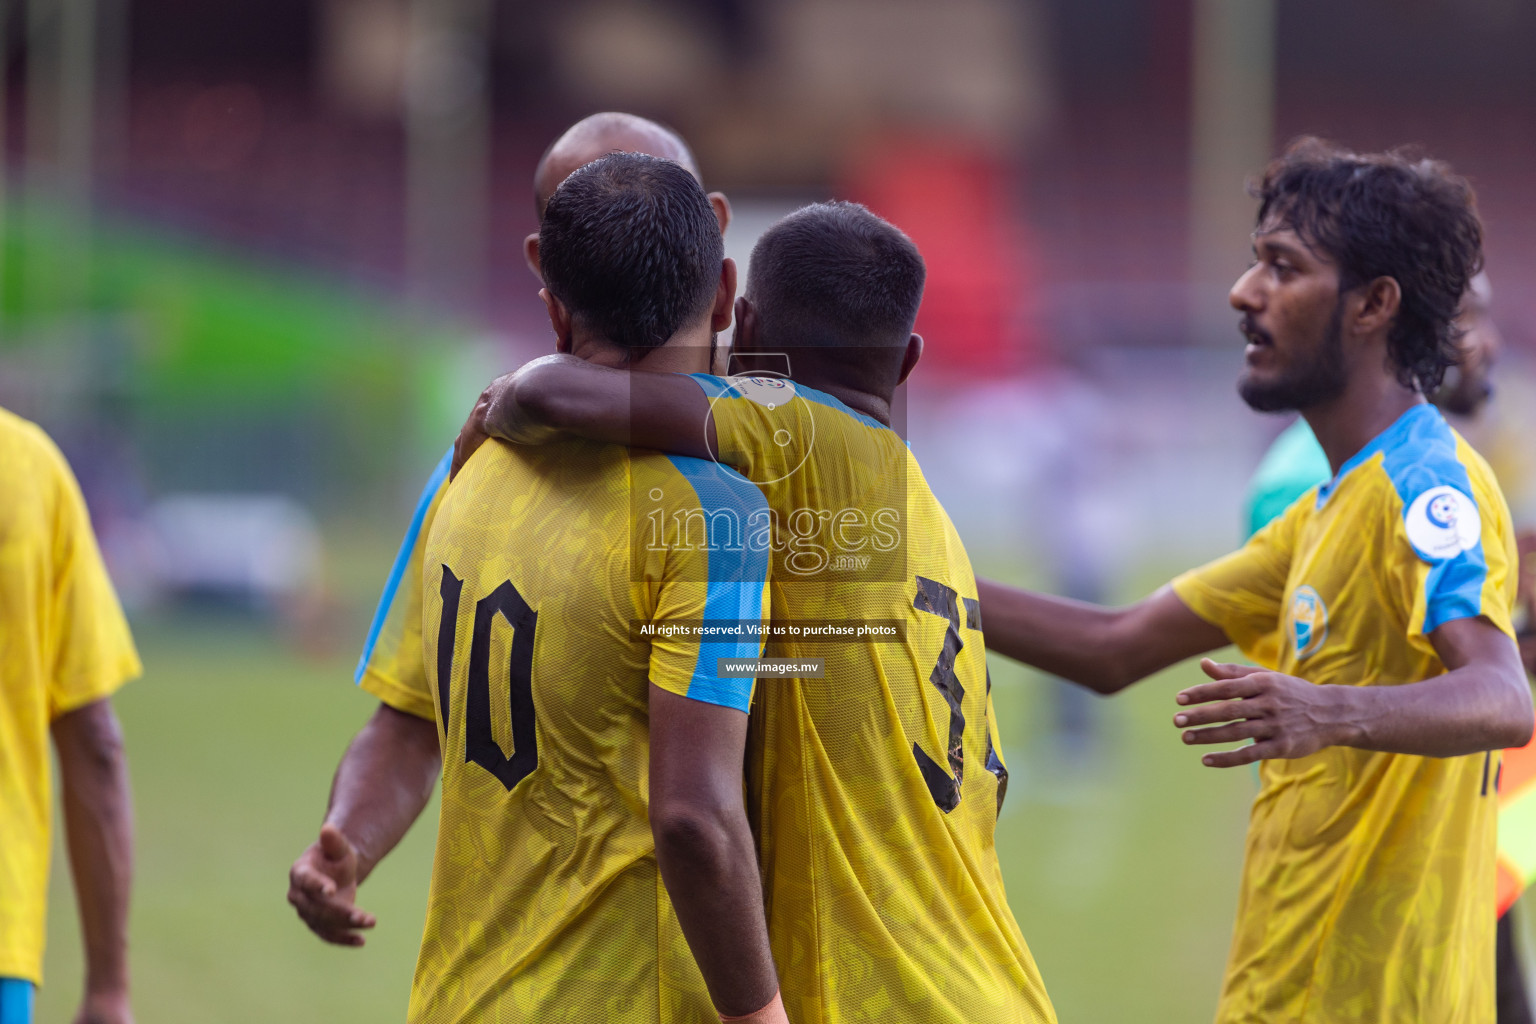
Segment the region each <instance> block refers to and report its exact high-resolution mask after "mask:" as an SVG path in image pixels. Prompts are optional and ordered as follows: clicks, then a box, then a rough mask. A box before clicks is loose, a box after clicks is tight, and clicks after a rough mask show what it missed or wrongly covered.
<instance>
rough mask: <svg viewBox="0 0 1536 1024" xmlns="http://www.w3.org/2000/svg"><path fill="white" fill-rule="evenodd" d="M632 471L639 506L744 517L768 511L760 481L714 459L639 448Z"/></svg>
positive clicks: (633, 486) (633, 460) (634, 455)
mask: <svg viewBox="0 0 1536 1024" xmlns="http://www.w3.org/2000/svg"><path fill="white" fill-rule="evenodd" d="M630 474H631V488H632V490H633V492H634V497H636V498H638V499H640V500H639V501H638V502H637V503H636V505H637V508H639V507H641V506H645V507H655V506H658V505H664V506H670V507H672V508H674V509H682V510H693V509H698V510H701V511H703V512H705V513H714V512H731V513H733V514H737V515H744V516H745V515H752V514H754V513H757V512H766V511H767V510H768V500H767V499H766V498H765V497H764V496H763V492H762V491H761V490H760V489H759V488H758V486H757V485H756V484H754V483H752V481H750V480H748V479H747V478H746V477H744V476H742V475H741V474H740V473H738V472H737V471H736V470H734V469H732V468H731V467H729V466H726V465H723V464H721V463H719V462H715V461H713V460H711V459H695V458H690V457H688V456H686V455H673V454H670V453H665V452H655V451H646V450H640V449H636V450H634V451H633V452H631V453H630Z"/></svg>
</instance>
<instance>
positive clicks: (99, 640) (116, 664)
mask: <svg viewBox="0 0 1536 1024" xmlns="http://www.w3.org/2000/svg"><path fill="white" fill-rule="evenodd" d="M38 433H39V434H40V435H41V434H42V432H41V431H38ZM43 441H44V443H45V445H46V447H47V450H48V452H49V456H50V459H51V460H52V461H53V463H54V487H55V489H56V492H57V496H58V501H57V503H56V504H55V514H54V523H53V564H54V569H55V573H54V577H53V581H54V582H53V592H52V594H51V595H50V597H51V601H52V607H51V609H50V615H49V619H50V620H51V622H52V624H53V628H52V629H51V630H50V633H51V641H52V642H51V644H50V647H51V650H50V652H49V653H50V656H51V663H52V672H51V673H50V677H49V684H48V714H49V718H50V719H54V718H58V717H59V716H60V715H62V714H65V713H66V712H69V711H73V710H75V709H76V708H81V707H84V706H85V705H87V704H90V703H93V702H95V701H98V700H101V699H102V698H104V697H108V696H110V695H111V694H112V693H114V692H115V691H116V690H117V689H118V688H119V687H120V686H122V685H123V684H124V683H126V682H127V681H128V680H130V679H134V678H136V677H137V676H138V675H139V674H140V673H141V672H142V671H143V667H142V666H141V664H140V663H139V655H138V652H137V651H136V650H135V649H134V646H133V636H132V635H131V634H130V633H129V631H128V620H127V619H126V618H124V616H123V609H122V605H120V604H119V603H118V600H117V592H116V591H115V590H113V588H112V581H111V579H110V578H109V577H108V576H107V568H106V566H105V565H104V564H103V562H102V560H101V551H100V549H99V548H98V547H97V545H96V535H95V533H94V532H93V531H92V530H91V519H90V514H89V513H88V512H87V511H86V507H85V499H84V498H83V497H82V496H81V494H80V486H79V484H78V483H76V482H75V476H74V474H73V473H72V472H70V469H69V464H68V463H67V462H65V461H64V456H63V455H62V454H61V453H60V452H59V450H58V449H57V448H56V447H55V446H54V444H53V442H52V441H49V440H48V439H47V437H46V435H44V436H43Z"/></svg>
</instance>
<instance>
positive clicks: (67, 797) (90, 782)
mask: <svg viewBox="0 0 1536 1024" xmlns="http://www.w3.org/2000/svg"><path fill="white" fill-rule="evenodd" d="M53 742H54V745H55V746H56V747H57V748H58V751H59V776H60V780H61V781H62V783H63V796H64V800H63V803H64V832H65V837H66V841H67V843H68V846H69V865H70V870H71V872H72V873H73V875H74V879H75V893H76V896H77V897H78V902H79V905H80V926H81V932H82V933H83V935H84V938H85V994H84V997H83V998H82V1000H81V1004H80V1010H79V1012H78V1013H77V1014H76V1016H75V1020H76V1022H77V1024H133V1014H132V1012H131V1011H130V1009H129V1004H128V889H129V886H130V884H131V882H132V880H133V805H132V801H131V799H130V796H129V792H128V761H127V756H126V755H125V753H124V751H123V732H122V729H121V727H120V726H119V725H118V722H117V716H116V715H115V714H113V712H112V703H111V701H109V700H98V701H95V702H94V703H91V704H87V705H85V706H84V707H81V708H77V709H75V710H73V711H70V712H68V713H66V714H63V715H60V716H59V717H58V718H57V719H55V720H54V722H53Z"/></svg>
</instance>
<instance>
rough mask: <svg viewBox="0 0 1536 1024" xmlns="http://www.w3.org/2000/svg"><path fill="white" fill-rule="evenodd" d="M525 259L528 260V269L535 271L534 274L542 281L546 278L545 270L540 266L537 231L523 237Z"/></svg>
mask: <svg viewBox="0 0 1536 1024" xmlns="http://www.w3.org/2000/svg"><path fill="white" fill-rule="evenodd" d="M523 259H525V260H527V261H528V269H529V270H531V271H533V276H534V277H536V278H538V279H539V280H540V281H542V280H544V271H543V270H541V269H540V268H539V233H538V232H537V231H535V232H534V233H533V234H531V235H529V236H528V237H527V238H524V239H523Z"/></svg>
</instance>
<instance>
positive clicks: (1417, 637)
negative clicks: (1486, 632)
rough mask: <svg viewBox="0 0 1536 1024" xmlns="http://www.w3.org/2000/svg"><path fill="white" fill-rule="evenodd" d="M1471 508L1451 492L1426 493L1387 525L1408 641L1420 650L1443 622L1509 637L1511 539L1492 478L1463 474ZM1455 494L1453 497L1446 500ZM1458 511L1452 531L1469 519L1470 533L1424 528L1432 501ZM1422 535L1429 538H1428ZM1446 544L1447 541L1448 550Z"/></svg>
mask: <svg viewBox="0 0 1536 1024" xmlns="http://www.w3.org/2000/svg"><path fill="white" fill-rule="evenodd" d="M1468 468H1469V480H1468V483H1469V484H1470V486H1471V489H1472V499H1473V500H1472V502H1471V503H1470V506H1468V505H1467V504H1466V503H1465V502H1466V495H1465V494H1464V492H1461V491H1459V490H1457V489H1455V488H1452V487H1451V486H1449V485H1442V486H1438V487H1433V488H1430V489H1427V490H1425V491H1424V492H1423V493H1422V494H1420V495H1418V496H1417V497H1416V498H1414V500H1412V501H1409V502H1405V503H1404V505H1405V506H1406V507H1405V509H1404V511H1403V513H1402V514H1401V515H1399V516H1395V517H1394V519H1393V522H1392V537H1391V541H1390V543H1391V544H1392V545H1393V547H1394V549H1395V550H1396V551H1397V552H1398V553H1399V556H1400V557H1398V558H1397V559H1396V560H1395V563H1394V564H1395V567H1396V570H1397V572H1396V576H1397V579H1398V581H1399V583H1400V589H1399V593H1400V594H1402V595H1403V597H1404V599H1405V601H1406V609H1405V610H1406V612H1407V619H1408V638H1409V639H1410V640H1412V641H1415V642H1420V641H1421V638H1423V639H1427V638H1428V636H1429V634H1431V633H1433V632H1434V631H1435V630H1436V629H1438V628H1440V627H1441V626H1443V625H1444V624H1445V623H1447V622H1451V621H1453V620H1455V619H1465V618H1474V617H1477V616H1482V617H1484V618H1486V619H1488V621H1490V622H1492V623H1493V624H1494V625H1495V626H1496V627H1498V628H1499V629H1500V630H1501V631H1502V632H1504V633H1506V634H1508V635H1509V636H1510V637H1513V636H1514V635H1515V627H1514V621H1513V618H1514V601H1515V586H1516V582H1517V581H1516V565H1517V559H1518V556H1517V554H1516V552H1515V531H1514V527H1513V525H1512V519H1511V516H1510V513H1509V506H1508V505H1507V504H1505V501H1504V496H1503V494H1501V493H1500V491H1499V490H1498V487H1497V485H1496V484H1492V483H1491V480H1490V479H1489V478H1491V476H1492V474H1491V473H1488V474H1487V476H1486V477H1485V476H1484V475H1483V474H1482V473H1479V472H1477V469H1478V468H1480V467H1476V466H1469V467H1468ZM1453 490H1455V492H1456V493H1449V492H1452V491H1453ZM1437 498H1438V499H1440V500H1441V501H1445V500H1447V498H1448V499H1449V500H1450V501H1451V502H1453V503H1455V504H1456V505H1459V506H1460V507H1459V508H1458V510H1457V511H1458V513H1459V514H1458V515H1457V516H1456V520H1457V523H1458V525H1459V524H1460V523H1464V522H1465V521H1466V520H1467V519H1469V518H1473V517H1475V520H1476V522H1477V530H1476V532H1475V533H1473V534H1471V535H1469V536H1466V537H1460V536H1458V534H1459V533H1460V530H1459V529H1458V528H1457V527H1456V526H1453V527H1444V528H1440V529H1438V530H1437V529H1435V528H1434V527H1433V526H1428V527H1426V526H1425V523H1426V522H1429V519H1428V517H1429V514H1430V512H1431V510H1432V508H1433V507H1434V505H1435V501H1436V499H1437ZM1426 534H1429V535H1428V536H1426ZM1446 538H1451V540H1450V542H1449V543H1446Z"/></svg>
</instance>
